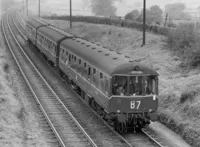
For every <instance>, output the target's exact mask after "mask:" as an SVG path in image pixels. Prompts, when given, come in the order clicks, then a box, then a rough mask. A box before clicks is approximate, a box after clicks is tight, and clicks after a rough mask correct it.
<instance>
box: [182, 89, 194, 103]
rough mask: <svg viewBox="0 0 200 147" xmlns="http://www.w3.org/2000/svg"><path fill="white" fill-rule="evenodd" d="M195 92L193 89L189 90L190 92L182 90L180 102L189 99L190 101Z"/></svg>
mask: <svg viewBox="0 0 200 147" xmlns="http://www.w3.org/2000/svg"><path fill="white" fill-rule="evenodd" d="M196 94H197V93H196V92H195V91H190V92H187V91H186V92H183V93H182V94H181V97H180V103H184V102H185V101H187V100H190V101H192V100H193V98H194V96H195V95H196Z"/></svg>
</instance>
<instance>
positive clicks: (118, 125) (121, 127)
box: [115, 122, 127, 134]
mask: <svg viewBox="0 0 200 147" xmlns="http://www.w3.org/2000/svg"><path fill="white" fill-rule="evenodd" d="M115 130H116V131H117V132H119V133H120V134H122V133H125V132H127V126H126V124H125V123H119V122H117V123H116V126H115Z"/></svg>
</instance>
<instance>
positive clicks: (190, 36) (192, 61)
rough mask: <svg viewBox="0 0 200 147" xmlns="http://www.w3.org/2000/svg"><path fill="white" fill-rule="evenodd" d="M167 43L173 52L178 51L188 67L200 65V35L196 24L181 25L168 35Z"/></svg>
mask: <svg viewBox="0 0 200 147" xmlns="http://www.w3.org/2000/svg"><path fill="white" fill-rule="evenodd" d="M167 37H168V39H167V43H168V46H169V47H170V48H171V50H172V51H178V52H179V54H180V55H181V57H182V59H183V60H185V62H186V64H187V65H192V66H197V65H199V64H200V49H199V46H200V42H199V40H200V35H199V34H198V33H197V31H196V28H195V26H194V24H186V23H185V24H180V25H178V26H177V28H176V29H171V30H170V31H169V32H168V33H167Z"/></svg>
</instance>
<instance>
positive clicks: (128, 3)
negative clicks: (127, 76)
mask: <svg viewBox="0 0 200 147" xmlns="http://www.w3.org/2000/svg"><path fill="white" fill-rule="evenodd" d="M0 1H1V0H0ZM17 1H22V0H17ZM31 1H32V2H34V3H37V1H38V0H29V2H31ZM40 1H41V2H43V3H44V4H43V5H42V7H41V8H42V9H43V10H44V9H46V10H49V11H51V12H52V13H53V12H55V11H57V12H64V11H63V9H68V8H69V0H40ZM89 1H90V0H72V8H73V10H74V11H73V14H77V15H81V14H83V15H89V14H91V12H90V8H89V6H88V2H89ZM178 2H181V3H185V4H186V7H188V8H192V9H194V8H195V9H196V8H197V7H198V6H200V0H146V3H147V8H148V7H150V6H152V5H159V6H160V7H161V8H162V9H164V7H165V5H166V4H170V3H178ZM115 5H116V7H117V15H119V16H124V15H125V14H126V13H127V12H130V11H131V10H133V9H135V8H138V9H141V8H142V6H143V0H121V2H120V0H119V2H116V3H115ZM36 8H37V6H35V9H36ZM83 9H85V10H84V11H82V10H83Z"/></svg>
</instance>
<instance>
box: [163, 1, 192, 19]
mask: <svg viewBox="0 0 200 147" xmlns="http://www.w3.org/2000/svg"><path fill="white" fill-rule="evenodd" d="M185 9H186V6H185V4H184V3H174V4H167V5H165V12H166V13H168V16H169V18H170V19H173V20H174V19H175V20H176V19H178V20H180V19H190V18H191V16H190V15H189V14H187V13H185V12H184V10H185Z"/></svg>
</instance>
